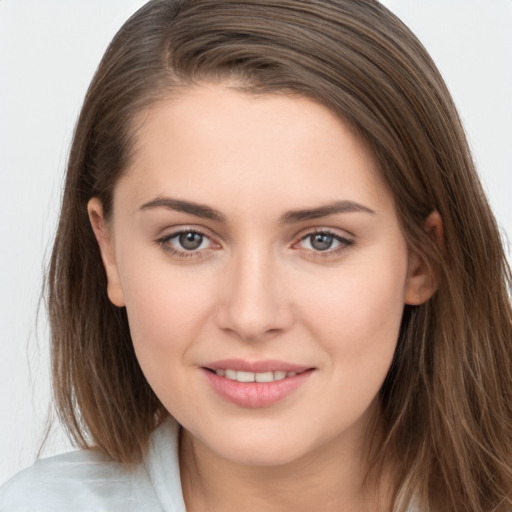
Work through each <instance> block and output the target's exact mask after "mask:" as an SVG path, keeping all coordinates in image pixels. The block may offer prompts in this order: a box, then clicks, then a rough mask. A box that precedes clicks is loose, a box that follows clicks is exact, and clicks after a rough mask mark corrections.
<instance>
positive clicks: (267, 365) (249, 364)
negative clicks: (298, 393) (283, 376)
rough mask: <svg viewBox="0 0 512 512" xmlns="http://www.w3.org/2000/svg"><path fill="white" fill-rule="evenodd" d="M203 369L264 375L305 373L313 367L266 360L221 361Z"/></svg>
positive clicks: (207, 364)
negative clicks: (271, 373) (269, 373)
mask: <svg viewBox="0 0 512 512" xmlns="http://www.w3.org/2000/svg"><path fill="white" fill-rule="evenodd" d="M202 366H203V368H207V369H209V370H227V369H229V370H236V371H240V372H253V373H264V372H271V371H282V372H296V373H300V372H304V371H306V370H309V369H311V366H303V365H298V364H292V363H287V362H286V361H278V360H273V359H265V360H262V361H245V360H243V359H223V360H221V361H213V362H211V363H206V364H204V365H202Z"/></svg>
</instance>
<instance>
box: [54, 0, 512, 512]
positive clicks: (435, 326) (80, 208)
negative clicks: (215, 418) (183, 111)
mask: <svg viewBox="0 0 512 512" xmlns="http://www.w3.org/2000/svg"><path fill="white" fill-rule="evenodd" d="M226 79H229V80H234V81H235V82H236V83H237V84H239V85H240V86H241V88H243V89H244V90H246V91H249V92H255V93H287V94H299V95H302V96H306V97H309V98H311V99H313V100H315V101H318V102H320V103H322V104H324V105H326V106H327V107H328V108H329V109H331V110H332V111H333V112H335V113H337V114H338V115H339V116H340V118H342V119H343V120H344V121H345V122H346V123H348V124H349V125H350V126H351V127H352V129H353V130H354V132H355V133H356V134H357V135H358V136H359V137H360V138H361V139H362V140H364V141H365V143H366V144H367V146H368V147H369V148H370V150H371V151H372V153H373V155H374V157H375V159H376V161H377V162H378V164H379V167H380V170H381V172H382V176H383V177H384V179H385V181H386V183H387V184H388V186H389V188H390V190H391V191H392V193H393V195H394V198H395V202H396V207H397V212H398V216H399V220H400V223H401V226H402V229H403V232H404V234H405V236H406V239H407V242H408V244H409V247H410V249H411V250H412V251H417V252H418V253H420V254H422V255H423V257H424V258H425V260H426V261H428V262H429V263H430V264H431V265H432V267H433V268H435V272H436V274H437V277H438V281H439V287H438V290H437V292H436V294H435V295H434V296H433V297H432V299H430V300H429V301H428V302H427V303H425V304H424V305H422V306H419V307H408V306H406V309H405V311H404V316H403V322H402V328H401V333H400V338H399V340H398V346H397V350H396V354H395V358H394V361H393V364H392V367H391V370H390V372H389V374H388V376H387V378H386V381H385V383H384V385H383V387H382V390H381V393H380V418H379V424H380V425H381V427H383V432H384V439H383V440H382V439H381V440H379V442H378V443H375V446H373V450H372V463H373V467H374V468H380V467H382V466H383V464H384V463H385V462H386V461H389V460H393V461H394V463H395V465H396V468H397V469H396V471H397V490H396V499H395V507H396V510H400V511H402V510H404V509H405V507H406V506H407V503H408V502H409V501H410V500H411V499H412V498H413V497H414V499H415V500H416V502H417V504H418V506H419V507H420V510H427V509H429V507H430V509H431V510H432V509H436V508H437V507H439V503H442V510H444V511H448V510H451V511H460V510H472V511H479V512H483V511H490V510H493V511H504V510H508V509H510V507H511V506H512V495H511V488H512V467H511V447H512V353H511V351H512V313H511V306H510V298H509V290H510V272H509V269H508V266H507V262H506V258H505V255H504V252H503V248H502V244H501V241H500V237H499V232H498V229H497V227H496V223H495V220H494V218H493V215H492V213H491V211H490V209H489V206H488V204H487V201H486V199H485V197H484V194H483V192H482V188H481V186H480V183H479V180H478V177H477V175H476V172H475V169H474V164H473V161H472V159H471V155H470V152H469V149H468V145H467V142H466V138H465V135H464V131H463V128H462V126H461V123H460V120H459V117H458V114H457V111H456V109H455V107H454V105H453V102H452V99H451V97H450V94H449V92H448V90H447V88H446V86H445V84H444V82H443V80H442V78H441V76H440V74H439V72H438V71H437V69H436V67H435V65H434V64H433V62H432V61H431V59H430V58H429V56H428V54H427V53H426V51H425V49H424V48H423V47H422V45H421V44H420V43H419V42H418V40H417V39H416V38H415V36H414V35H413V34H412V33H411V32H410V31H409V30H408V29H407V28H406V27H405V26H404V25H403V24H402V23H401V22H400V21H399V20H398V19H397V18H396V17H395V16H394V15H393V14H391V13H390V12H389V11H388V10H386V9H385V8H384V7H383V6H382V5H380V4H379V3H378V2H377V1H374V0H315V1H310V0H265V1H261V0H223V1H222V2H219V1H217V0H153V1H150V2H149V3H147V4H146V5H145V6H144V7H142V8H141V9H140V10H139V11H138V12H137V13H136V14H135V15H134V16H132V18H130V19H129V20H128V21H127V22H126V24H125V25H124V26H123V27H122V28H121V30H120V31H119V32H118V34H117V35H116V36H115V38H114V40H113V41H112V43H111V44H110V46H109V48H108V49H107V52H106V54H105V56H104V58H103V60H102V62H101V64H100V66H99V68H98V71H97V73H96V75H95V77H94V80H93V82H92V84H91V86H90V88H89V91H88V93H87V96H86V99H85V103H84V106H83V109H82V112H81V114H80V118H79V120H78V124H77V127H76V132H75V135H74V140H73V145H72V148H71V154H70V158H69V163H68V169H67V178H66V184H65V190H64V198H63V204H62V211H61V215H60V222H59V226H58V231H57V236H56V240H55V245H54V249H53V253H52V259H51V264H50V269H49V274H48V307H49V314H50V322H51V337H52V357H53V379H54V393H55V399H56V404H57V408H58V412H59V415H60V418H61V420H62V422H63V423H64V425H65V426H66V427H67V428H68V430H69V433H70V435H71V437H72V438H73V440H74V441H75V442H76V443H77V444H78V445H79V446H82V447H87V446H98V447H100V448H101V449H103V450H104V451H105V452H106V453H108V454H109V455H110V456H111V457H112V458H113V459H114V460H117V461H121V462H124V463H130V462H133V461H136V460H138V459H139V458H140V456H141V455H142V453H143V452H144V450H145V447H146V442H147V439H148V436H149V434H150V432H151V431H152V430H153V429H154V428H155V426H156V425H157V423H158V422H159V421H160V419H161V418H162V417H163V416H164V415H165V414H167V413H166V411H165V410H164V409H163V406H162V405H161V403H160V402H159V400H158V399H157V397H156V396H155V394H154V393H153V391H152V390H151V388H150V387H149V385H148V384H147V382H146V380H145V378H144V376H143V374H142V372H141V370H140V368H139V366H138V363H137V360H136V357H135V354H134V351H133V348H132V343H131V339H130V332H129V329H128V323H127V318H126V313H125V311H124V309H120V308H117V307H115V306H113V305H112V304H111V303H110V302H109V300H108V298H107V294H106V277H105V272H104V269H103V266H102V262H101V258H100V253H99V250H98V247H97V244H96V241H95V238H94V235H93V232H92V229H91V227H90V223H89V220H88V216H87V208H86V206H87V202H88V201H89V199H91V198H92V197H98V198H100V200H101V201H102V203H103V207H104V212H105V214H106V215H107V216H108V215H109V213H110V212H111V207H112V192H113V188H114V186H115V184H116V182H117V180H118V179H119V177H120V175H121V174H122V173H123V171H124V170H125V169H126V168H127V165H128V163H129V162H130V158H131V154H132V149H133V145H134V133H135V128H134V120H135V118H136V115H137V114H138V113H140V112H141V111H143V110H144V109H147V108H149V107H150V106H151V105H152V104H154V103H155V102H157V101H159V100H162V99H164V98H166V97H167V96H168V95H170V94H171V93H172V92H173V91H174V90H176V88H178V87H184V86H185V87H186V86H187V85H189V84H192V83H195V82H200V81H205V80H207V81H219V80H226ZM434 209H437V210H438V211H439V212H440V214H441V217H442V219H443V225H444V246H443V248H442V249H440V248H439V246H438V244H436V243H435V241H433V240H432V239H431V237H430V236H429V235H428V233H426V232H425V229H424V221H425V219H426V217H427V216H428V215H429V213H430V212H432V211H433V210H434Z"/></svg>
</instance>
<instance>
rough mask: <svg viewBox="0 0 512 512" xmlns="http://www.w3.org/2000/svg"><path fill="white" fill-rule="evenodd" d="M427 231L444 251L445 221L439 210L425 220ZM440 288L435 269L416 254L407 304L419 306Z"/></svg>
mask: <svg viewBox="0 0 512 512" xmlns="http://www.w3.org/2000/svg"><path fill="white" fill-rule="evenodd" d="M424 227H425V231H426V232H427V234H428V235H429V236H430V237H431V238H432V239H433V240H434V242H435V243H436V244H437V245H438V246H439V247H440V248H441V249H442V248H443V245H444V238H443V220H442V218H441V215H440V214H439V212H438V211H437V210H434V211H432V212H431V213H430V214H429V216H428V217H427V219H426V220H425V225H424ZM437 286H438V278H437V275H436V272H435V269H434V268H433V266H432V265H431V264H429V262H428V261H426V260H425V258H424V257H422V256H421V255H419V254H417V253H414V254H412V255H411V256H410V258H409V269H408V276H407V283H406V287H405V303H406V304H409V305H411V306H419V305H420V304H423V303H424V302H426V301H427V300H428V299H430V297H432V295H434V293H435V291H436V290H437Z"/></svg>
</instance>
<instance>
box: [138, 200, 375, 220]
mask: <svg viewBox="0 0 512 512" xmlns="http://www.w3.org/2000/svg"><path fill="white" fill-rule="evenodd" d="M154 208H167V209H168V210H174V211H177V212H183V213H189V214H191V215H195V216H196V217H201V218H203V219H210V220H214V221H216V222H226V217H225V216H224V215H223V214H222V213H221V212H219V211H218V210H215V209H214V208H211V207H210V206H207V205H205V204H200V203H195V202H193V201H185V200H183V199H173V198H171V197H157V198H156V199H153V200H152V201H149V202H147V203H144V204H143V205H142V206H141V207H140V210H142V211H144V210H151V209H154ZM358 212H359V213H368V214H371V215H375V212H374V211H373V210H371V209H370V208H367V207H366V206H363V205H362V204H359V203H356V202H354V201H334V202H332V203H328V204H325V205H322V206H318V207H316V208H306V209H301V210H291V211H289V212H286V213H284V214H283V215H282V216H281V218H280V220H279V222H280V223H281V224H294V223H296V222H301V221H305V220H314V219H320V218H322V217H327V216H329V215H335V214H337V213H358Z"/></svg>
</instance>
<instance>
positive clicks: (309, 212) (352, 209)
mask: <svg viewBox="0 0 512 512" xmlns="http://www.w3.org/2000/svg"><path fill="white" fill-rule="evenodd" d="M358 212H359V213H369V214H371V215H375V212H374V211H373V210H371V209H370V208H367V207H366V206H363V205H362V204H359V203H356V202H354V201H334V202H332V203H328V204H326V205H322V206H319V207H317V208H307V209H304V210H292V211H290V212H286V213H285V214H284V215H283V216H282V217H281V221H280V222H281V223H282V224H294V223H295V222H301V221H304V220H313V219H320V218H322V217H327V216H329V215H335V214H337V213H358Z"/></svg>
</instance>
